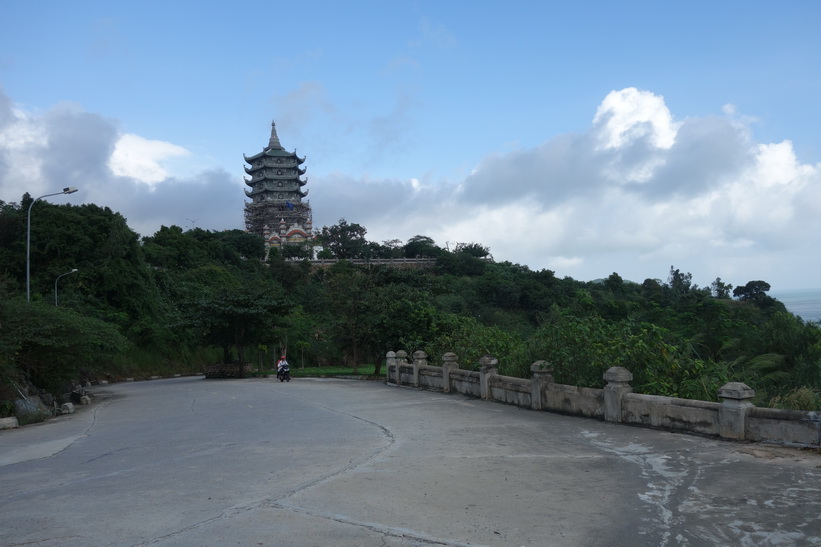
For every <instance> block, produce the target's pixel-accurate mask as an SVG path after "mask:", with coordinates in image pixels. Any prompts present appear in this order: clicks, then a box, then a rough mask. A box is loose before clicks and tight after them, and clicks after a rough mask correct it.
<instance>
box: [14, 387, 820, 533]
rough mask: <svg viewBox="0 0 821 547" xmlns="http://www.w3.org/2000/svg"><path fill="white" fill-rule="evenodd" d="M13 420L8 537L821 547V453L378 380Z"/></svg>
mask: <svg viewBox="0 0 821 547" xmlns="http://www.w3.org/2000/svg"><path fill="white" fill-rule="evenodd" d="M95 394H96V399H95V402H94V404H92V405H91V406H90V407H83V408H81V409H80V412H78V413H77V414H74V415H71V416H65V417H61V418H58V419H55V420H53V421H51V422H48V423H45V424H41V425H35V426H29V427H26V428H21V429H18V430H7V431H0V544H2V545H69V544H74V545H95V546H96V545H186V546H188V545H215V546H216V545H220V546H222V545H251V546H258V545H265V546H280V545H282V546H288V545H294V546H312V545H316V546H328V545H333V546H357V547H359V546H369V545H378V546H388V547H393V546H416V545H450V546H455V545H504V546H507V545H511V546H523V545H525V546H537V545H570V546H575V545H583V546H594V545H629V546H635V545H671V546H672V545H821V468H819V466H821V455H819V454H817V453H814V452H809V451H800V450H796V449H787V448H777V447H767V446H763V445H756V444H739V443H730V442H726V441H719V440H714V439H707V438H702V437H696V436H688V435H681V434H671V433H667V432H663V431H657V430H650V429H641V428H636V427H628V426H621V425H614V424H607V423H602V422H598V421H595V420H588V419H582V418H572V417H567V416H560V415H557V414H550V413H545V412H532V411H526V410H519V409H517V408H515V407H511V406H505V405H501V404H498V403H488V402H484V401H479V400H475V399H466V398H464V397H462V396H458V395H445V394H438V393H431V392H420V391H415V390H411V389H405V388H394V387H389V386H386V385H384V384H382V383H378V382H358V381H350V380H321V379H313V380H302V379H296V380H293V381H292V382H290V383H287V384H280V383H278V382H275V381H274V380H268V379H265V380H262V379H256V380H205V379H203V378H202V377H196V378H178V379H172V380H158V381H152V382H141V383H128V384H119V385H112V386H107V387H105V388H97V389H96V390H95Z"/></svg>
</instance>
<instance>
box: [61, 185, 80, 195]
mask: <svg viewBox="0 0 821 547" xmlns="http://www.w3.org/2000/svg"><path fill="white" fill-rule="evenodd" d="M76 191H77V189H76V188H75V187H73V186H66V187H65V188H63V193H64V194H73V193H74V192H76Z"/></svg>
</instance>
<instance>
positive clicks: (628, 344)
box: [0, 196, 821, 412]
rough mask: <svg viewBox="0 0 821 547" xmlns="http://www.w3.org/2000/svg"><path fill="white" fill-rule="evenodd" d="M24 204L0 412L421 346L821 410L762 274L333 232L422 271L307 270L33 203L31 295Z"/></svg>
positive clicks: (1, 274) (196, 237) (11, 263)
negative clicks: (598, 266) (174, 377)
mask: <svg viewBox="0 0 821 547" xmlns="http://www.w3.org/2000/svg"><path fill="white" fill-rule="evenodd" d="M29 200H30V197H29V196H24V198H23V200H22V202H21V203H20V204H15V203H4V202H1V201H0V268H2V269H0V410H2V409H3V408H5V409H7V410H6V412H10V410H9V408H10V407H9V404H8V403H2V401H4V400H5V401H10V400H13V399H15V398H17V395H16V394H17V393H18V392H19V389H20V387H21V386H22V385H24V384H28V385H30V386H36V387H37V388H39V389H41V390H44V391H48V392H51V393H55V394H58V393H64V392H65V389H66V386H70V385H71V383H73V382H76V380H77V379H79V378H86V379H104V378H111V379H117V378H120V377H125V376H137V377H139V376H149V375H155V374H156V375H164V374H170V373H175V372H176V373H186V372H195V371H201V370H203V368H204V367H205V366H206V365H207V364H209V363H216V362H223V363H240V362H248V363H251V365H252V369H254V370H256V369H258V368H259V369H270V368H272V366H273V363H274V362H275V360H276V359H277V357H278V356H279V355H280V354H282V353H285V352H287V355H288V358H289V361H290V362H291V364H292V366H293V367H313V366H333V365H343V364H344V365H346V366H353V367H357V366H358V365H359V364H360V363H369V364H376V373H377V374H378V373H379V369H380V366H381V363H383V362H384V356H385V353H386V352H387V351H389V350H394V351H396V350H400V349H403V350H406V351H408V352H409V353H411V352H413V351H415V350H418V349H422V350H424V351H426V352H427V353H428V354H429V355H430V360H431V362H432V364H438V363H439V360H440V359H441V355H442V354H443V353H445V352H447V351H453V352H455V353H456V354H457V355H458V356H459V362H460V365H461V366H462V367H463V368H470V367H473V366H475V365H476V363H477V362H478V359H479V357H480V356H482V355H484V354H491V355H493V356H495V357H497V358H498V359H499V362H500V367H501V373H502V374H507V375H512V376H522V377H526V376H527V375H528V374H529V366H530V364H531V363H532V362H534V361H536V360H540V359H544V360H547V361H548V362H549V363H550V364H551V365H552V366H553V368H554V371H555V372H554V376H555V377H556V381H557V382H561V383H566V384H574V385H579V386H592V387H600V386H602V374H603V373H604V371H605V370H607V368H609V367H611V366H616V365H620V366H624V367H626V368H628V369H629V370H630V371H631V372H632V373H633V375H634V377H635V379H634V381H633V383H632V385H633V387H634V390H635V391H637V392H643V393H653V394H658V395H668V396H676V397H684V398H695V399H704V400H715V398H716V393H717V391H718V388H719V387H721V386H722V385H723V384H724V383H725V382H727V381H731V380H732V381H741V382H745V383H747V384H748V385H750V386H751V387H753V388H754V389H755V390H756V393H757V400H756V401H755V402H756V404H759V405H776V406H781V407H792V408H804V409H821V403H820V402H819V401H821V397H819V386H821V328H819V325H818V324H812V323H806V322H804V321H802V320H801V319H800V318H798V317H796V316H794V315H792V314H790V313H788V312H787V311H786V309H785V307H784V306H783V304H781V303H780V302H778V301H777V300H775V299H773V298H771V297H770V296H768V295H767V291H768V290H769V288H770V287H769V285H768V284H767V283H766V282H764V281H761V280H753V281H744V284H742V285H739V286H738V287H735V288H733V286H732V285H730V284H728V283H725V282H723V281H722V280H721V279H718V278H717V279H716V280H715V281H714V282H713V283H712V285H711V286H710V287H698V286H696V285H694V284H693V283H692V276H691V275H690V274H689V273H685V272H682V271H681V270H679V269H677V268H674V267H671V268H670V272H669V275H668V277H667V279H664V280H662V279H646V280H643V281H642V282H641V283H634V282H629V281H625V280H623V279H622V278H621V277H620V276H619V275H618V274H617V273H613V274H612V275H610V276H609V277H608V278H607V279H604V280H600V281H596V282H581V281H576V280H573V279H571V278H564V279H560V278H557V277H556V276H555V275H554V273H553V272H552V271H549V270H540V271H532V270H530V269H529V268H527V267H526V266H522V265H519V264H511V263H509V262H494V261H493V260H492V259H491V257H490V254H489V250H488V249H487V248H485V247H484V246H482V245H481V244H480V243H472V242H470V243H462V244H458V245H456V246H455V247H454V248H452V249H443V248H441V247H439V246H437V245H436V244H435V242H434V241H433V240H432V239H430V238H429V237H426V236H422V235H420V236H416V237H414V238H411V239H410V240H408V241H407V242H404V243H403V242H401V241H398V240H394V241H386V242H383V243H376V242H370V241H368V240H367V238H366V234H367V232H366V230H365V228H364V227H362V226H359V225H357V224H350V223H348V222H347V221H345V220H344V219H343V220H340V222H339V223H338V224H336V225H334V226H326V227H324V228H323V229H322V230H320V231H319V232H318V233H317V236H318V239H319V240H320V241H321V242H322V244H323V246H324V250H323V251H322V256H323V257H326V258H333V257H336V258H342V259H353V258H401V257H430V258H433V259H435V266H433V267H430V268H424V269H402V268H393V267H388V266H374V265H371V266H362V265H354V264H352V263H351V262H348V261H347V260H342V261H340V262H338V263H336V264H335V265H333V266H331V267H328V268H312V266H311V263H310V262H309V261H308V260H305V259H303V257H304V255H305V253H303V252H302V251H301V250H299V249H293V248H292V249H288V252H287V256H281V255H280V254H279V253H277V252H276V250H274V251H272V253H271V255H270V256H269V258H268V261H267V262H265V261H263V258H264V256H265V248H264V245H263V241H262V240H261V239H260V238H258V237H256V236H253V235H250V234H247V233H244V232H242V231H239V230H227V231H222V232H212V231H205V230H201V229H193V230H188V231H184V230H183V229H182V228H180V227H177V226H170V227H165V226H164V227H162V228H161V229H160V230H159V231H158V232H157V233H155V234H154V235H152V236H150V237H144V238H142V239H140V238H139V237H138V235H137V234H136V233H135V232H134V231H133V230H131V229H130V228H129V227H128V225H127V222H126V219H125V218H123V217H122V216H121V215H120V214H118V213H115V212H113V211H111V210H110V209H108V208H102V207H98V206H96V205H81V206H73V205H53V204H49V203H47V202H39V203H38V204H37V205H36V207H34V208H33V211H34V212H33V214H32V221H31V226H32V243H31V302H27V301H26V244H25V242H26V211H27V209H28V205H29V203H30V201H29ZM74 268H76V269H77V271H76V272H74V273H71V274H68V275H63V274H66V273H67V272H70V270H72V269H74ZM60 276H62V277H60ZM58 277H59V282H58ZM55 287H56V288H57V294H56V295H55ZM55 298H57V304H58V305H55Z"/></svg>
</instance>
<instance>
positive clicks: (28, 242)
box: [26, 186, 77, 302]
mask: <svg viewBox="0 0 821 547" xmlns="http://www.w3.org/2000/svg"><path fill="white" fill-rule="evenodd" d="M76 191H77V189H76V188H74V187H73V186H67V187H65V188H63V191H62V192H54V193H53V194H46V195H44V196H40V197H39V198H37V199H34V200H32V201H31V203H30V204H29V211H28V217H27V219H26V302H31V258H30V257H31V208H32V207H33V206H34V203H35V202H37V201H40V200H41V199H43V198H47V197H49V196H59V195H60V194H73V193H74V192H76Z"/></svg>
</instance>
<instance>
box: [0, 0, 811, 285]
mask: <svg viewBox="0 0 821 547" xmlns="http://www.w3.org/2000/svg"><path fill="white" fill-rule="evenodd" d="M819 28H821V2H817V1H814V0H812V1H787V2H779V3H773V2H759V1H755V0H752V1H751V0H744V1H737V0H726V1H722V2H714V1H700V0H693V1H690V2H660V1H629V0H625V1H622V2H611V1H607V2H605V1H601V2H599V1H594V0H589V1H585V2H566V1H561V2H560V1H544V0H538V1H512V2H510V3H507V4H504V5H503V4H500V3H499V2H490V1H484V0H473V1H467V0H449V1H442V0H437V1H428V0H419V1H410V0H408V1H402V0H390V1H388V0H379V1H377V0H355V1H350V2H339V1H316V0H301V1H298V2H276V1H274V2H271V1H267V2H257V1H242V0H238V1H234V2H230V3H228V2H211V1H208V0H200V1H198V2H188V1H183V0H176V1H168V0H163V1H161V2H160V1H155V0H144V1H141V2H128V3H126V2H110V1H105V2H103V1H99V2H98V1H84V0H72V1H70V2H69V1H62V0H49V1H46V2H44V3H43V2H41V3H32V2H27V1H24V0H5V1H1V2H0V200H3V201H6V202H14V203H19V202H20V200H21V197H22V195H23V194H24V193H25V192H29V193H30V194H31V195H33V196H35V197H37V196H40V195H44V194H48V193H53V192H59V191H60V190H61V189H62V188H63V187H66V186H76V187H77V188H78V189H79V191H78V192H77V193H75V194H71V195H60V196H54V197H49V198H46V199H47V200H49V201H50V202H52V203H72V204H81V203H95V204H97V205H100V206H105V207H109V208H111V209H112V210H114V211H117V212H119V213H121V214H122V215H123V216H124V217H125V218H126V219H127V221H128V224H129V226H130V227H131V228H132V229H134V230H135V231H137V232H138V233H139V234H140V235H142V236H150V235H152V234H153V233H155V232H156V231H157V230H159V228H160V227H161V226H163V225H165V226H170V225H177V226H181V227H183V228H185V229H190V228H193V227H196V228H203V229H209V230H227V229H235V228H240V229H242V228H244V219H243V206H244V202H245V200H246V198H245V194H244V189H245V188H247V187H246V186H245V184H244V183H243V177H244V176H245V173H244V170H243V167H244V166H245V162H244V161H243V154H246V155H249V156H250V155H253V154H256V153H258V152H260V151H262V149H263V148H264V147H265V146H266V145H267V143H268V138H269V137H270V130H271V122H272V121H275V122H276V128H277V133H278V135H279V138H280V141H281V143H282V145H283V146H284V147H285V148H286V149H288V150H296V151H297V153H298V154H299V155H300V156H306V158H307V159H306V162H305V164H304V166H305V167H307V169H308V171H307V175H306V176H307V179H308V184H307V185H306V186H305V188H306V189H309V196H308V199H309V200H310V203H311V206H312V209H313V215H314V227H315V228H320V227H322V226H329V225H333V224H335V223H337V222H338V221H339V220H340V219H342V218H344V219H346V220H347V221H348V222H350V223H358V224H360V225H362V226H364V227H365V228H367V230H368V233H367V236H366V237H367V238H368V239H369V240H371V241H377V242H383V241H389V240H395V239H399V240H401V241H402V242H405V241H407V240H408V239H409V238H411V237H413V236H416V235H425V236H428V237H431V238H433V239H434V240H435V241H436V243H437V244H438V245H439V246H442V247H448V248H453V246H454V245H455V244H456V243H459V242H461V243H471V242H475V243H480V244H482V245H485V246H487V247H489V248H490V251H491V254H492V256H493V258H494V259H495V260H496V261H510V262H513V263H517V264H521V265H526V266H528V267H529V268H530V269H532V270H541V269H549V270H552V271H554V272H555V274H556V275H557V276H558V277H572V278H574V279H577V280H581V281H589V280H594V279H600V278H604V277H607V276H609V275H610V274H611V273H614V272H615V273H618V274H619V275H620V276H621V277H622V278H624V279H626V280H631V281H636V282H639V283H640V282H642V281H643V280H644V279H647V278H652V279H661V280H662V281H666V280H667V277H668V274H669V271H670V267H671V266H673V267H675V268H677V269H680V270H681V271H683V272H690V273H692V275H693V282H694V283H696V284H698V285H700V286H709V285H710V283H711V282H712V281H713V280H715V279H716V278H717V277H720V278H721V279H722V280H723V281H724V282H725V283H730V284H733V285H734V286H738V285H743V284H745V283H747V282H748V281H750V280H759V279H760V280H765V281H767V282H768V283H770V285H771V286H772V288H773V289H772V290H773V292H774V293H775V292H776V291H778V290H786V289H799V288H817V287H821V278H820V276H819V272H820V271H821V268H820V266H821V245H820V244H819V243H820V242H821V131H819V127H821V103H820V101H819V98H820V97H821V32H819V31H818V29H819Z"/></svg>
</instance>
